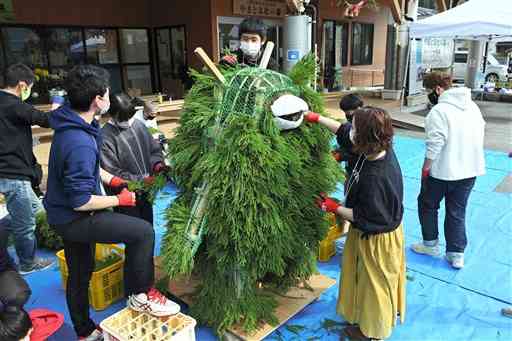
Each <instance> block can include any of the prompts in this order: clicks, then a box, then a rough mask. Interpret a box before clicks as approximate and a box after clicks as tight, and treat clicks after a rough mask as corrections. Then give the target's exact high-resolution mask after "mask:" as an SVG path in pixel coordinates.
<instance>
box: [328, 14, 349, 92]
mask: <svg viewBox="0 0 512 341" xmlns="http://www.w3.org/2000/svg"><path fill="white" fill-rule="evenodd" d="M324 44H325V45H324V66H325V69H324V85H325V87H326V88H327V89H329V90H335V89H338V88H339V87H340V86H341V84H339V82H338V78H339V77H338V76H337V74H339V72H340V69H341V67H342V66H346V65H347V62H348V23H337V22H334V21H325V22H324ZM337 77H338V78H337Z"/></svg>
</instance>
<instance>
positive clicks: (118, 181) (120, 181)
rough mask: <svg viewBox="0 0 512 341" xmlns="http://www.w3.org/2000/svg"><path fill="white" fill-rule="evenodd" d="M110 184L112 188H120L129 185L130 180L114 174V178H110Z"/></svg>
mask: <svg viewBox="0 0 512 341" xmlns="http://www.w3.org/2000/svg"><path fill="white" fill-rule="evenodd" d="M108 185H109V187H112V188H118V187H123V186H127V185H128V182H127V181H126V180H123V179H121V178H120V177H118V176H113V177H112V179H110V183H109V184H108Z"/></svg>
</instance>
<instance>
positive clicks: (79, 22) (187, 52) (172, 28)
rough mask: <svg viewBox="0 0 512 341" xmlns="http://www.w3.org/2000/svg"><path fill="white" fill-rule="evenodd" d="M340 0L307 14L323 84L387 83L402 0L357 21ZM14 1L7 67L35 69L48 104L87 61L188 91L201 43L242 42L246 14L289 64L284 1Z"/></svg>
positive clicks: (222, 47) (122, 79) (128, 87)
mask: <svg viewBox="0 0 512 341" xmlns="http://www.w3.org/2000/svg"><path fill="white" fill-rule="evenodd" d="M3 1H4V2H5V0H3ZM336 2H337V1H336V0H318V1H312V4H314V5H315V7H316V8H315V10H314V11H313V10H312V9H310V10H308V12H307V13H308V14H310V15H311V16H312V17H315V12H316V19H317V20H316V24H315V25H314V26H313V29H314V34H313V36H314V37H315V42H316V45H315V46H316V50H317V53H318V56H319V57H320V62H321V75H322V77H321V79H320V85H321V87H323V88H324V89H325V90H326V91H332V90H337V89H339V88H340V87H341V86H345V87H348V86H372V85H374V86H375V85H382V84H383V78H384V69H385V64H386V61H385V59H386V58H385V57H386V40H387V30H388V25H390V24H393V22H394V19H393V18H394V17H395V20H396V13H395V14H394V13H393V12H392V9H393V8H394V9H395V12H396V8H397V6H399V4H400V3H401V1H399V0H379V5H378V8H376V9H373V8H364V9H363V10H362V12H361V14H360V15H359V16H358V17H356V18H354V19H347V18H345V16H344V8H343V7H338V6H336ZM390 4H395V6H394V7H393V6H391V5H390ZM397 4H398V5H397ZM12 5H13V6H12V7H13V9H12V13H8V14H9V15H3V16H2V15H1V14H0V20H1V22H0V70H3V69H4V68H5V67H6V66H7V65H9V64H11V63H14V62H23V63H26V64H28V65H30V66H31V67H33V68H34V69H35V70H36V74H37V75H38V81H37V82H36V85H35V88H34V92H35V93H36V94H37V95H38V97H37V98H34V99H33V101H34V103H45V102H47V101H48V98H49V94H50V92H51V90H52V89H57V88H59V86H60V85H61V83H62V79H63V78H64V76H65V74H66V72H67V71H69V70H70V68H72V67H73V66H74V65H77V64H85V63H88V64H95V65H99V66H102V67H104V68H106V69H107V70H108V71H109V72H110V74H111V80H112V88H113V91H121V90H124V91H127V92H129V93H130V94H132V95H148V94H152V93H157V92H163V93H167V94H169V95H170V96H171V97H173V98H180V97H182V96H183V94H184V91H185V87H186V85H187V83H188V76H187V70H188V68H189V67H193V68H197V67H200V63H199V61H198V60H197V58H195V56H194V54H193V51H194V49H195V48H196V47H198V46H201V47H203V48H204V49H205V50H206V51H207V52H208V53H209V54H210V55H212V56H213V58H214V59H215V60H218V58H219V57H220V55H221V54H222V53H223V52H224V51H226V49H230V48H231V49H235V48H236V47H237V45H238V25H239V24H240V22H241V21H242V20H243V19H244V17H246V16H257V17H261V18H263V19H264V21H265V22H266V23H267V25H268V26H269V40H272V41H274V42H275V43H276V46H277V49H276V50H275V57H276V59H277V60H279V61H280V62H281V63H282V58H283V49H282V36H283V34H282V32H283V23H284V16H285V15H286V3H285V0H194V1H192V0H190V1H169V0H149V1H135V0H111V1H101V0H88V1H79V0H66V1H65V0H45V1H40V0H16V1H12ZM4 14H5V13H4ZM1 82H2V79H0V83H1Z"/></svg>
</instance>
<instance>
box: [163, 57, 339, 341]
mask: <svg viewBox="0 0 512 341" xmlns="http://www.w3.org/2000/svg"><path fill="white" fill-rule="evenodd" d="M314 70H315V60H314V57H313V56H308V57H307V58H304V59H303V60H302V61H301V62H299V63H298V64H297V66H296V67H295V68H294V69H293V70H292V71H291V72H290V74H289V75H288V76H286V75H282V74H279V73H277V72H274V71H270V70H263V69H258V68H241V69H238V68H235V69H225V70H222V71H223V75H224V77H225V78H226V82H225V83H224V84H222V83H221V82H220V81H218V80H216V79H215V78H214V77H213V76H211V75H209V74H201V73H198V72H193V77H194V79H195V85H194V86H193V87H192V89H191V90H190V92H189V93H188V95H187V97H186V98H185V106H184V110H183V113H182V116H181V120H180V126H179V128H178V129H177V130H176V136H175V137H174V138H173V139H172V140H171V142H170V145H169V147H170V148H169V158H170V161H171V164H172V165H173V170H174V172H175V178H176V181H177V182H178V186H179V187H180V189H181V190H182V192H181V193H180V196H179V197H178V199H177V200H176V201H175V202H174V203H173V204H172V205H171V207H169V209H168V211H167V219H168V229H167V232H166V235H165V237H164V241H163V246H162V258H163V259H162V262H163V266H164V268H165V271H166V273H167V274H168V275H169V276H170V277H171V278H176V277H178V276H181V275H190V274H191V273H192V272H193V273H194V275H197V276H198V277H199V278H200V279H201V284H200V286H199V288H198V292H197V296H196V297H195V299H194V304H193V305H192V306H191V309H192V312H191V313H192V315H193V316H194V317H196V318H198V319H199V320H200V321H201V322H203V323H206V324H208V325H210V326H212V327H214V328H215V330H216V331H217V332H218V333H219V334H220V333H222V332H223V331H224V330H225V329H227V328H229V327H230V326H232V325H233V324H236V323H241V324H242V326H243V328H244V329H245V330H246V331H248V332H250V331H252V330H254V329H256V328H257V325H258V323H259V322H261V321H266V322H268V323H271V324H273V323H276V318H275V316H274V313H273V312H274V309H275V308H276V300H275V295H274V294H275V293H276V292H285V291H286V290H287V289H289V288H290V287H291V286H294V285H298V284H299V283H300V282H303V281H305V280H307V279H308V278H309V277H310V276H311V275H312V274H313V273H314V272H315V269H316V255H317V250H318V242H319V241H320V240H322V239H323V237H324V236H325V233H326V230H327V225H328V223H327V221H326V219H325V218H324V214H323V213H322V212H321V211H320V210H319V209H318V208H317V207H315V204H314V203H315V198H316V197H317V196H318V194H319V193H321V192H331V191H333V190H334V188H335V184H336V182H337V181H338V180H339V179H340V177H341V172H340V168H339V167H338V165H337V164H336V162H335V160H334V159H333V158H332V156H331V153H330V140H331V138H332V135H331V134H330V133H329V132H328V131H327V130H326V129H325V128H322V127H321V126H320V125H314V124H310V123H306V122H304V123H302V125H301V126H300V127H299V128H297V129H293V130H288V131H281V130H280V129H279V128H278V127H277V125H276V123H275V121H274V116H273V114H272V111H271V109H270V106H271V105H272V104H273V102H274V101H275V100H276V99H277V98H279V96H282V95H285V94H292V95H296V96H299V97H301V98H302V99H304V100H305V101H306V102H307V103H308V105H309V108H310V110H312V111H315V112H321V113H323V112H324V105H323V100H322V97H321V95H319V94H318V93H316V92H315V91H314V90H313V89H311V87H310V84H311V83H312V82H313V79H314V72H315V71H314ZM198 188H199V189H200V190H199V191H198ZM202 199H205V200H202ZM199 202H202V203H203V204H204V205H205V206H204V214H199V215H198V214H197V212H196V211H197V210H198V208H197V206H198V203H199ZM191 217H196V218H197V219H199V220H200V221H194V219H191ZM191 224H192V225H194V226H195V227H196V228H197V227H199V230H197V229H196V228H195V229H194V231H192V233H191V227H190V226H191ZM191 235H193V236H194V238H196V239H195V240H194V239H193V238H192V240H191ZM195 247H198V249H197V252H195V251H196V250H194V248H195Z"/></svg>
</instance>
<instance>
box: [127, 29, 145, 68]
mask: <svg viewBox="0 0 512 341" xmlns="http://www.w3.org/2000/svg"><path fill="white" fill-rule="evenodd" d="M121 53H122V57H123V63H149V45H148V31H147V30H146V29H140V30H133V29H123V30H121Z"/></svg>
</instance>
